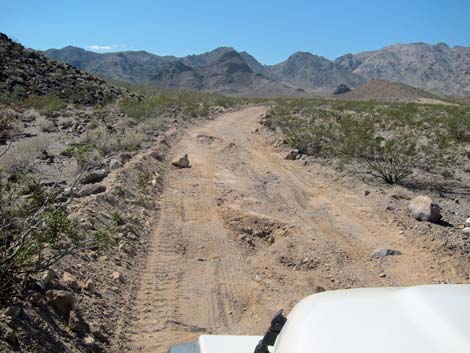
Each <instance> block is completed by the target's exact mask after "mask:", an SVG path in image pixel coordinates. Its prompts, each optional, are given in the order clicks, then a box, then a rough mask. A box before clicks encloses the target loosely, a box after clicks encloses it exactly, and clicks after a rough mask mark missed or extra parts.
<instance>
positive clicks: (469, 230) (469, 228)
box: [462, 227, 470, 234]
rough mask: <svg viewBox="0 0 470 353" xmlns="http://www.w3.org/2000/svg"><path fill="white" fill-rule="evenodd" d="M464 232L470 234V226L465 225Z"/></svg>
mask: <svg viewBox="0 0 470 353" xmlns="http://www.w3.org/2000/svg"><path fill="white" fill-rule="evenodd" d="M462 232H463V234H470V227H465V228H464V229H462Z"/></svg>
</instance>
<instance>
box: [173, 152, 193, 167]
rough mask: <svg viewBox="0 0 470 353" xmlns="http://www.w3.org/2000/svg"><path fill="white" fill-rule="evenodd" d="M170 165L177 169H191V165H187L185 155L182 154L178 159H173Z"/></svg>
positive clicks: (186, 156)
mask: <svg viewBox="0 0 470 353" xmlns="http://www.w3.org/2000/svg"><path fill="white" fill-rule="evenodd" d="M171 164H172V165H174V166H175V167H178V168H191V163H189V158H188V154H187V153H184V154H183V155H181V156H180V157H176V158H175V159H173V161H172V162H171Z"/></svg>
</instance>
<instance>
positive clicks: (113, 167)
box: [109, 158, 122, 170]
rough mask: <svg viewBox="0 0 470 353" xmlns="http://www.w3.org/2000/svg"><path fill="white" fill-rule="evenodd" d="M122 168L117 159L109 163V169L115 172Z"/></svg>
mask: <svg viewBox="0 0 470 353" xmlns="http://www.w3.org/2000/svg"><path fill="white" fill-rule="evenodd" d="M121 167H122V162H121V161H120V160H119V159H115V158H113V159H111V160H110V161H109V169H111V170H116V169H119V168H121Z"/></svg>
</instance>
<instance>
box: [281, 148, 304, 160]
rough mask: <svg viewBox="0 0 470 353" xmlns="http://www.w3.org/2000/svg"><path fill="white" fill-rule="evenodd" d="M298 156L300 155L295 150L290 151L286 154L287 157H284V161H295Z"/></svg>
mask: <svg viewBox="0 0 470 353" xmlns="http://www.w3.org/2000/svg"><path fill="white" fill-rule="evenodd" d="M299 155H300V152H299V150H297V149H296V150H291V151H290V152H289V153H288V154H287V156H285V158H284V159H287V160H290V161H293V160H296V159H297V157H298V156H299Z"/></svg>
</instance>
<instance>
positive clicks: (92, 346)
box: [83, 336, 101, 353]
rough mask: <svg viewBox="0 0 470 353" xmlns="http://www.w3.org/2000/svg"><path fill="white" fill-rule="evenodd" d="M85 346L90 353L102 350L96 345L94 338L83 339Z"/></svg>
mask: <svg viewBox="0 0 470 353" xmlns="http://www.w3.org/2000/svg"><path fill="white" fill-rule="evenodd" d="M83 345H84V346H85V348H86V349H87V351H89V352H93V353H98V352H101V349H100V348H99V347H98V345H97V344H96V342H95V339H94V338H93V336H86V337H85V338H84V339H83Z"/></svg>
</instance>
